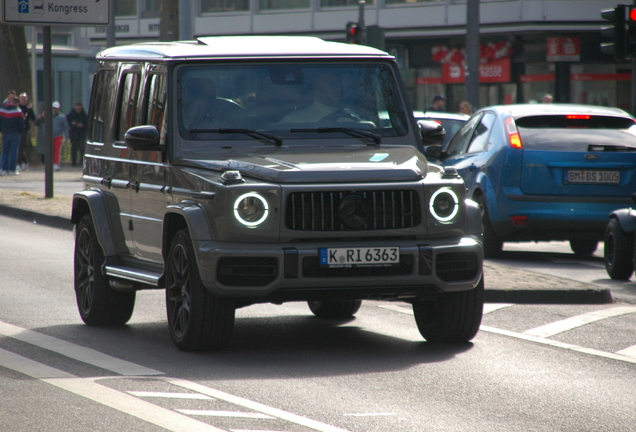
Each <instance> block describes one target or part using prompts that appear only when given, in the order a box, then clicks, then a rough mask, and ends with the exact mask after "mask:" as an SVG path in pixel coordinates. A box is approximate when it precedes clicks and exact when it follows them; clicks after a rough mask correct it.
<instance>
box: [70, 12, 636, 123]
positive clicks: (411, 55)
mask: <svg viewBox="0 0 636 432" xmlns="http://www.w3.org/2000/svg"><path fill="white" fill-rule="evenodd" d="M120 3H121V4H122V7H119V6H120ZM117 4H118V9H117V10H118V13H117V15H118V16H117V19H116V38H117V44H118V45H119V44H125V43H132V42H136V41H153V40H157V39H158V37H159V7H160V2H159V0H137V1H136V2H135V1H132V2H128V1H126V2H124V1H123V0H120V1H118V2H117ZM124 4H125V6H123V5H124ZM615 6H616V3H615V2H610V1H607V0H513V1H502V0H482V1H481V5H480V19H479V21H480V43H481V50H480V83H481V84H480V101H479V105H480V106H485V105H490V104H499V103H503V104H507V103H515V102H533V101H539V100H540V98H541V96H542V95H543V94H545V93H550V94H553V95H554V100H555V101H556V102H572V103H588V104H597V105H608V106H618V107H621V108H624V109H628V110H629V108H630V103H631V101H630V92H631V63H630V62H616V61H615V60H614V59H613V58H612V57H610V56H608V55H605V54H602V53H601V51H600V43H601V41H602V40H601V36H600V28H601V27H602V26H603V21H602V20H601V18H600V11H601V10H602V9H609V8H614V7H615ZM192 9H193V17H192V23H193V28H192V33H193V34H194V36H195V37H198V36H213V35H246V34H262V35H266V34H284V35H292V34H304V35H315V36H318V37H321V38H324V39H327V40H336V41H344V40H345V28H346V25H347V22H350V21H358V17H359V4H358V2H357V0H195V1H193V3H192ZM467 18H468V17H467V16H466V1H465V0H443V1H430V0H428V1H427V0H367V3H366V4H365V5H364V20H365V23H366V25H367V26H378V27H379V28H381V29H382V30H383V31H384V40H383V44H384V48H385V50H386V51H388V52H390V53H392V54H394V55H395V57H396V58H397V60H398V63H399V65H400V67H401V70H402V74H403V77H404V79H405V82H406V85H407V89H408V92H409V97H410V99H411V101H412V102H413V106H414V108H415V109H417V110H425V109H426V108H427V107H428V106H430V104H431V102H432V98H433V97H434V96H435V95H438V94H443V95H445V96H446V99H447V109H448V110H449V111H456V110H457V105H458V103H459V102H460V101H461V100H462V99H464V69H465V68H464V64H465V61H464V57H465V46H466V34H465V29H466V22H467ZM82 32H83V33H82V35H83V37H85V38H87V39H88V40H90V44H91V45H93V46H100V45H101V46H105V38H106V28H105V27H86V28H83V29H82Z"/></svg>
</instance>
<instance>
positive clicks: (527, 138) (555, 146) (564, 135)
mask: <svg viewBox="0 0 636 432" xmlns="http://www.w3.org/2000/svg"><path fill="white" fill-rule="evenodd" d="M515 124H516V125H517V128H518V129H519V135H520V136H521V141H522V144H523V148H524V149H525V150H550V151H580V152H588V151H634V150H636V123H634V120H632V119H631V118H625V117H610V116H592V115H590V116H588V115H578V114H577V115H572V116H567V115H543V116H531V117H523V118H519V119H516V120H515Z"/></svg>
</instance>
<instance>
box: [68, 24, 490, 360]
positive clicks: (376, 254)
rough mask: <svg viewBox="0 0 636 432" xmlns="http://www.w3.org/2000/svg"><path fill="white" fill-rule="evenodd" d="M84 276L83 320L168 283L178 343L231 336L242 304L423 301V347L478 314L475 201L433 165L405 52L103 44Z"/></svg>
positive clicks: (91, 128)
mask: <svg viewBox="0 0 636 432" xmlns="http://www.w3.org/2000/svg"><path fill="white" fill-rule="evenodd" d="M98 61H99V68H98V71H97V74H96V75H95V78H94V80H93V89H92V94H91V102H90V110H89V121H88V126H87V135H88V143H87V147H86V156H85V160H84V169H83V175H82V180H83V183H84V190H82V191H80V192H77V193H76V194H75V195H74V197H73V209H72V221H73V223H74V224H75V253H74V261H75V263H74V264H75V265H74V271H75V275H74V279H75V292H76V297H77V304H78V309H79V312H80V315H81V318H82V320H83V321H84V322H85V323H86V324H88V325H94V326H106V325H123V324H125V323H126V322H127V321H128V320H129V319H130V317H131V315H132V312H133V308H134V303H135V293H136V291H137V290H142V289H164V290H165V293H166V306H167V315H168V327H169V330H170V334H171V337H172V339H173V341H174V343H175V345H176V346H177V347H178V348H180V349H182V350H206V349H218V348H221V347H223V346H225V345H227V344H228V342H229V341H230V337H231V334H232V328H233V326H234V320H235V310H236V308H240V307H245V306H249V305H251V304H256V303H265V302H268V303H275V304H280V303H283V302H290V301H306V302H308V305H309V309H310V310H311V312H312V313H313V314H314V315H316V316H317V317H329V318H351V317H352V316H353V315H354V314H355V313H356V312H357V311H358V309H359V308H360V304H361V301H362V300H384V301H391V300H395V301H402V302H407V303H410V304H412V305H413V312H414V316H415V321H416V323H417V326H418V328H419V330H420V333H421V334H422V336H423V337H424V338H425V339H426V340H427V341H430V342H456V341H467V340H470V339H471V338H473V337H474V336H475V334H476V333H477V331H478V329H479V325H480V322H481V316H482V308H483V293H484V283H483V278H482V264H483V250H482V246H481V242H480V238H481V237H480V236H481V234H482V233H481V231H482V228H481V226H482V225H481V213H480V210H479V207H478V206H477V205H476V204H475V203H474V202H473V201H471V200H468V199H466V188H465V186H464V183H463V181H462V179H461V178H460V177H459V176H458V175H457V173H456V171H455V170H453V169H452V168H451V169H442V168H441V167H439V166H436V165H431V164H428V163H427V161H426V159H425V157H424V156H423V155H422V153H421V151H420V150H422V139H423V138H422V133H423V132H422V131H423V129H422V125H418V124H417V123H416V121H415V119H414V117H413V114H412V110H411V107H410V106H409V103H408V101H407V98H406V92H405V89H404V86H403V83H402V81H401V79H400V72H399V70H398V67H397V65H396V62H395V59H394V58H393V57H391V56H390V55H388V54H387V53H385V52H382V51H379V50H376V49H373V48H369V47H364V46H356V45H347V44H342V43H335V42H326V41H323V40H320V39H317V38H312V37H276V36H272V37H256V36H249V37H202V38H199V39H198V40H197V41H187V42H171V43H142V44H136V45H131V46H120V47H114V48H110V49H107V50H105V51H103V52H101V53H100V54H98Z"/></svg>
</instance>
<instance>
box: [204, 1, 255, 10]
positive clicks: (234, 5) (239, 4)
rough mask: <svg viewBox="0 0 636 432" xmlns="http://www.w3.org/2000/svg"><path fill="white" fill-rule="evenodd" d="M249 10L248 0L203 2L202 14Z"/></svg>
mask: <svg viewBox="0 0 636 432" xmlns="http://www.w3.org/2000/svg"><path fill="white" fill-rule="evenodd" d="M246 10H249V1H248V0H201V12H234V11H246Z"/></svg>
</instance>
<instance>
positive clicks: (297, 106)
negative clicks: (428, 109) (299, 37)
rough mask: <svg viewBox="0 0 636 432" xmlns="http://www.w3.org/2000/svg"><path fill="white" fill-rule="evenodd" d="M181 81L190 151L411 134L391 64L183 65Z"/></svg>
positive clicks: (373, 140)
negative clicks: (228, 144) (234, 143)
mask: <svg viewBox="0 0 636 432" xmlns="http://www.w3.org/2000/svg"><path fill="white" fill-rule="evenodd" d="M177 79H178V97H177V104H178V119H179V133H180V135H181V137H182V138H184V139H186V140H187V145H188V147H189V148H190V149H193V148H196V147H197V146H204V145H205V143H204V141H205V142H209V141H210V140H224V141H227V140H260V141H262V142H263V145H268V144H271V145H281V144H282V143H283V142H285V141H287V140H292V139H293V140H301V142H302V140H304V139H312V140H315V139H316V138H320V140H321V141H325V140H329V139H339V140H340V141H342V140H343V138H346V139H348V140H350V141H352V142H354V143H358V144H359V143H360V142H363V143H369V144H378V143H380V141H381V140H382V138H385V137H399V136H404V135H406V133H407V124H408V123H407V122H408V120H407V116H406V114H405V111H404V107H403V104H402V102H401V98H400V94H399V91H398V88H397V85H396V79H395V77H394V75H393V71H392V70H391V67H390V66H389V65H388V64H385V63H352V64H341V63H339V64H325V63H321V64H311V63H303V64H298V63H289V64H280V63H277V64H263V63H259V64H255V63H254V62H252V63H241V64H234V65H215V64H208V65H197V66H183V67H181V68H179V69H178V72H177ZM193 141H194V142H193ZM197 142H200V143H197Z"/></svg>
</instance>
